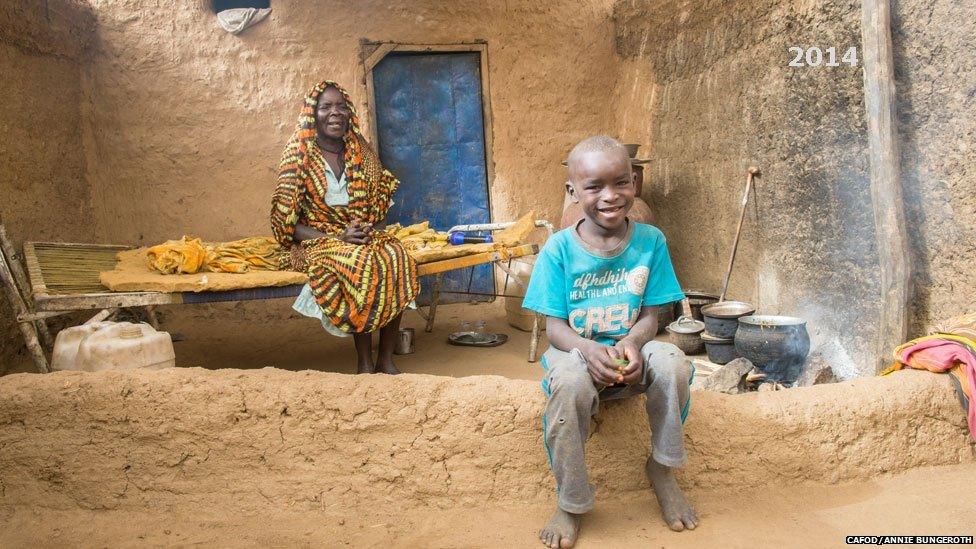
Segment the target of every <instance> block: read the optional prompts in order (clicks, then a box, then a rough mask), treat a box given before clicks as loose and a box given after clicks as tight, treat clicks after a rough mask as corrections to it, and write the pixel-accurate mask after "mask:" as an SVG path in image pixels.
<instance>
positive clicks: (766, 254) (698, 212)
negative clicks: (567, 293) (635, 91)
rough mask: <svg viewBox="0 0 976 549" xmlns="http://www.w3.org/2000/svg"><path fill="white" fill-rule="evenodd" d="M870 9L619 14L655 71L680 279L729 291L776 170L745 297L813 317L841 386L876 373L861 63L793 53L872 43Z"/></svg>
mask: <svg viewBox="0 0 976 549" xmlns="http://www.w3.org/2000/svg"><path fill="white" fill-rule="evenodd" d="M859 9H860V3H859V2H857V1H855V0H816V1H804V2H780V1H775V0H748V1H745V2H741V1H737V2H731V1H727V0H707V1H703V2H702V1H686V0H670V1H660V2H643V1H631V0H624V1H620V2H617V4H616V6H615V12H614V13H615V21H616V25H617V51H618V53H619V54H620V55H621V56H623V57H624V58H626V59H632V60H640V61H641V62H643V63H645V64H646V65H647V66H648V67H649V71H650V75H651V77H652V81H651V82H652V83H651V84H650V87H651V90H650V91H648V92H646V93H645V97H649V98H650V101H651V102H652V115H651V116H650V122H649V126H650V128H651V142H652V154H651V158H652V160H653V163H652V167H651V184H650V185H645V190H644V194H645V197H646V198H647V200H648V202H650V203H652V204H654V207H655V210H656V213H657V219H658V220H659V223H660V225H661V227H662V229H663V230H664V232H665V234H666V235H667V236H668V239H669V242H670V245H671V251H672V254H673V255H674V261H675V264H676V267H677V270H678V275H679V277H680V278H681V280H682V282H683V284H684V285H685V286H686V287H694V288H700V289H704V290H709V291H715V292H717V291H718V289H719V288H720V286H721V283H722V277H723V275H724V271H725V267H726V263H727V261H728V253H729V249H730V247H731V243H732V238H733V232H734V230H735V226H736V222H737V221H738V215H739V208H740V201H741V197H742V193H743V189H744V186H745V167H746V166H747V165H748V164H749V163H750V162H752V163H755V164H757V165H758V166H759V167H760V168H761V169H762V178H761V179H759V180H757V182H756V186H755V194H754V195H753V196H752V197H751V198H750V205H749V208H748V214H747V218H746V222H745V225H744V227H743V231H742V242H741V244H740V249H739V255H738V257H737V260H736V266H735V270H734V271H733V274H732V282H731V285H730V290H729V296H730V298H736V299H743V300H748V301H751V302H753V303H754V304H756V305H757V306H758V307H759V308H760V311H761V312H765V313H770V314H792V315H798V316H803V317H805V318H807V319H808V320H809V321H810V323H809V327H810V330H811V336H812V338H813V341H814V346H815V348H817V349H819V350H820V351H821V352H823V353H825V354H826V355H828V359H829V360H830V361H831V362H832V363H833V364H834V366H835V369H838V370H839V373H840V374H841V375H844V376H845V377H850V376H853V375H857V374H859V373H860V374H863V373H872V372H873V368H874V362H873V358H872V356H871V355H870V353H871V352H872V350H873V349H872V346H871V343H872V342H873V339H872V338H873V336H874V330H875V324H876V316H877V291H876V290H875V288H876V286H877V273H876V272H875V271H876V266H877V256H876V251H875V248H874V230H873V220H872V216H871V203H870V195H869V185H870V181H869V177H868V163H867V158H866V127H865V122H864V106H863V101H862V74H861V70H860V68H850V67H848V66H846V65H842V66H841V67H836V68H827V67H822V66H821V67H817V68H813V67H804V68H792V67H789V66H788V62H789V61H790V59H791V58H792V57H791V56H790V55H789V52H788V48H789V47H790V46H794V45H795V46H801V47H809V46H819V47H821V48H822V49H826V48H827V47H830V46H834V47H836V48H837V49H838V51H841V52H843V51H844V50H846V49H847V48H848V47H849V46H855V45H859V44H860V22H859Z"/></svg>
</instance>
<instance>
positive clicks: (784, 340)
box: [735, 315, 810, 385]
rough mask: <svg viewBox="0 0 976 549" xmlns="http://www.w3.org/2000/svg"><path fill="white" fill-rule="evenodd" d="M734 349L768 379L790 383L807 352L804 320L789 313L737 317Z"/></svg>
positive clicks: (799, 370)
mask: <svg viewBox="0 0 976 549" xmlns="http://www.w3.org/2000/svg"><path fill="white" fill-rule="evenodd" d="M735 350H736V351H738V353H739V355H741V356H742V357H743V358H747V359H749V361H750V362H752V363H753V365H755V366H756V367H757V368H759V369H760V370H762V371H763V373H765V374H766V379H767V380H769V381H778V382H780V383H782V384H784V385H791V384H793V383H794V382H795V381H796V379H797V378H798V377H799V376H800V372H802V371H803V365H804V364H805V363H806V360H807V354H808V353H809V352H810V335H809V334H808V333H807V323H806V321H805V320H803V319H802V318H796V317H792V316H773V315H749V316H744V317H742V318H740V319H739V328H738V329H737V330H736V332H735Z"/></svg>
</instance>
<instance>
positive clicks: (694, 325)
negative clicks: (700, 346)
mask: <svg viewBox="0 0 976 549" xmlns="http://www.w3.org/2000/svg"><path fill="white" fill-rule="evenodd" d="M704 330H705V323H704V322H702V321H700V320H695V319H694V318H691V317H690V316H682V317H680V318H678V320H675V321H674V322H672V323H671V324H668V331H669V332H674V333H676V334H697V333H698V332H701V331H704Z"/></svg>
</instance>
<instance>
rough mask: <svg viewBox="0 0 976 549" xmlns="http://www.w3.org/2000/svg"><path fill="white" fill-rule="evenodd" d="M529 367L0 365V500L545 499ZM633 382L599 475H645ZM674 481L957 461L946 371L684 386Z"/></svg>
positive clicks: (637, 484) (547, 489)
mask: <svg viewBox="0 0 976 549" xmlns="http://www.w3.org/2000/svg"><path fill="white" fill-rule="evenodd" d="M542 406H543V398H542V394H541V391H540V390H539V388H538V385H537V384H536V383H533V382H527V381H516V380H510V379H506V378H502V377H497V376H481V377H468V378H458V379H455V378H447V377H436V376H423V375H402V376H399V377H397V378H395V379H394V378H390V377H386V376H348V375H341V374H331V373H322V372H286V371H282V370H277V369H271V368H268V369H264V370H256V371H240V370H216V371H212V370H203V369H199V368H192V369H173V370H167V371H162V372H103V373H98V374H79V373H68V372H61V373H56V374H49V375H43V376H42V375H32V374H18V375H11V376H6V377H4V378H0V505H5V506H6V505H15V506H20V505H24V506H32V507H45V508H53V509H72V508H79V507H80V508H84V509H132V510H136V509H146V508H151V509H154V510H167V509H169V510H172V509H177V508H181V507H186V506H192V505H216V504H218V502H219V503H220V504H221V505H224V506H226V505H227V502H228V501H233V502H234V504H235V506H236V507H237V508H238V509H239V510H240V512H242V513H249V512H260V511H261V510H262V509H267V508H268V507H269V506H274V507H276V508H282V507H283V506H287V507H291V508H297V509H303V508H308V509H329V508H344V507H345V508H350V507H362V506H367V505H368V506H370V507H372V508H381V507H384V506H386V505H391V506H392V505H397V506H400V507H404V506H410V505H433V506H441V507H448V506H456V505H476V504H481V503H483V502H485V501H488V502H493V503H501V504H507V503H512V504H514V503H526V502H541V501H548V500H549V499H550V498H551V497H552V491H553V484H552V480H551V477H550V475H549V473H548V469H547V465H546V458H545V454H544V452H543V450H542V447H541V442H540V424H539V417H540V414H541V411H542ZM646 429H647V424H646V419H645V418H644V417H643V409H642V404H641V402H640V401H639V400H632V401H627V402H619V403H612V404H611V405H607V406H605V407H604V409H603V410H602V411H601V414H600V423H599V429H598V431H597V432H596V433H595V434H594V435H593V438H592V440H591V441H590V444H589V445H588V460H589V463H590V469H591V475H592V479H591V481H592V482H594V483H595V484H596V485H597V486H598V487H599V489H600V491H601V492H602V493H603V494H604V495H607V494H608V493H615V492H623V491H630V490H635V489H639V488H642V487H645V486H646V481H645V480H644V478H643V475H642V463H643V460H644V459H645V458H646V455H647V448H646V444H647V440H648V437H647V431H646ZM686 434H687V441H688V445H689V452H690V459H689V463H688V465H687V467H685V469H684V470H683V471H682V473H681V481H682V483H683V484H684V485H685V486H686V487H688V488H690V489H691V490H692V491H694V490H696V489H702V488H709V489H714V488H719V489H743V488H749V487H756V486H761V485H764V484H768V483H780V484H782V483H801V482H814V481H815V482H823V481H831V482H832V481H838V480H850V479H860V478H867V477H873V476H876V475H878V474H882V473H887V472H895V471H901V470H905V469H909V468H912V467H918V466H923V465H938V464H953V463H960V462H972V461H974V459H976V458H974V446H973V445H972V444H971V443H970V441H969V438H968V434H967V432H966V427H965V421H964V417H963V414H962V413H961V411H960V409H959V404H958V402H957V401H956V399H955V396H954V395H953V393H952V389H951V387H950V385H949V382H948V380H946V379H945V378H944V377H941V376H937V375H934V374H925V373H920V372H899V373H897V374H895V375H893V376H891V377H888V378H868V379H859V380H856V381H851V382H845V383H840V384H835V385H829V386H818V387H812V388H808V389H794V390H790V391H782V392H777V393H764V394H751V395H740V396H728V395H721V394H713V393H703V392H695V393H694V396H693V403H692V413H691V417H690V418H689V421H688V424H687V429H686Z"/></svg>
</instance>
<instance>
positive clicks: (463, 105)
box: [373, 52, 495, 303]
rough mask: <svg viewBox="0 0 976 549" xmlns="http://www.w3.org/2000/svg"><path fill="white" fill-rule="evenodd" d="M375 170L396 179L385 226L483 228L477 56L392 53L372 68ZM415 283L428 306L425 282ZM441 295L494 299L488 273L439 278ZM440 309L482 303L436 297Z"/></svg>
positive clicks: (486, 269)
mask: <svg viewBox="0 0 976 549" xmlns="http://www.w3.org/2000/svg"><path fill="white" fill-rule="evenodd" d="M373 89H374V93H375V105H376V128H377V131H376V133H377V140H378V141H379V143H378V147H379V154H380V158H381V160H382V161H383V165H384V166H385V167H386V168H387V169H388V170H390V171H391V172H393V174H394V175H395V176H397V177H398V178H399V179H400V188H399V190H398V191H397V193H396V195H395V196H394V197H393V200H394V202H395V203H394V205H393V207H392V208H391V209H390V213H389V215H388V216H387V222H388V223H401V224H403V225H408V224H411V223H417V222H420V221H423V220H425V219H426V220H430V225H431V227H433V228H435V229H438V230H442V231H443V230H447V229H449V228H450V227H452V226H454V225H459V224H468V223H488V222H490V221H491V219H490V217H491V214H490V210H489V207H488V177H487V170H486V166H485V124H484V117H483V112H484V111H483V105H482V100H483V98H482V96H481V58H480V54H479V53H478V52H461V53H423V54H412V53H394V54H391V55H387V56H386V57H385V58H384V59H383V60H382V61H380V62H379V64H378V65H376V67H374V68H373ZM425 278H426V279H427V280H422V281H421V283H422V286H423V292H422V293H421V298H420V301H421V302H422V303H427V302H429V300H430V286H431V285H432V282H433V278H432V277H425ZM441 288H442V290H443V291H450V290H455V291H467V290H468V288H470V291H472V292H481V293H494V291H495V281H494V277H493V273H492V269H491V267H490V266H487V265H483V266H479V267H475V268H474V269H473V271H472V270H471V269H466V270H464V271H453V272H450V273H446V274H445V275H444V282H443V285H442V287H441ZM442 299H443V302H451V301H468V300H469V299H481V300H484V299H487V298H485V297H478V296H464V295H459V294H444V295H443V297H442Z"/></svg>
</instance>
